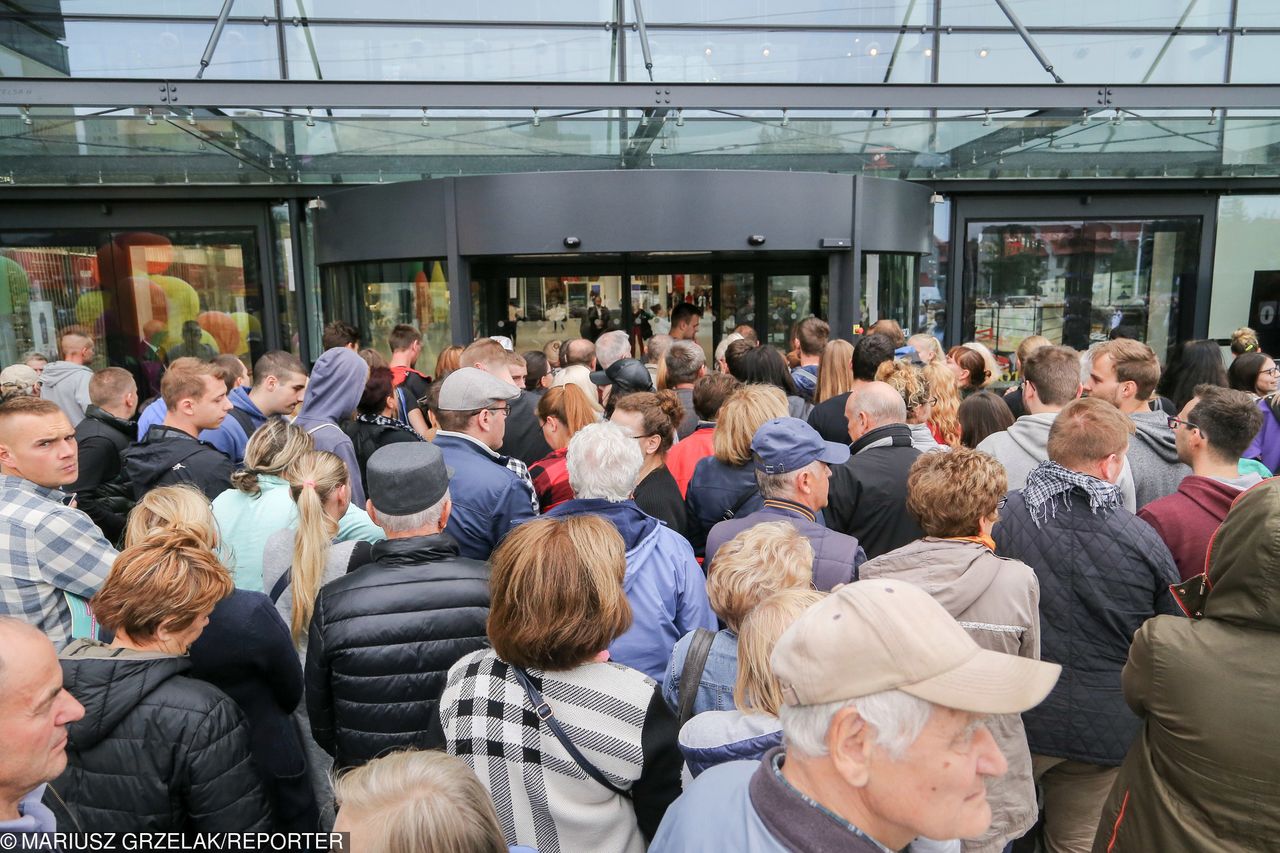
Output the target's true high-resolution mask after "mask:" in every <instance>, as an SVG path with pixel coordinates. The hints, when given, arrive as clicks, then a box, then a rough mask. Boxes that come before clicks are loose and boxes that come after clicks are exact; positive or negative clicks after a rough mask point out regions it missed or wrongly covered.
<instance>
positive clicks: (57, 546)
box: [0, 397, 116, 648]
mask: <svg viewBox="0 0 1280 853" xmlns="http://www.w3.org/2000/svg"><path fill="white" fill-rule="evenodd" d="M78 473H79V464H78V462H77V459H76V434H75V430H73V429H72V428H71V423H70V421H68V420H67V416H66V415H65V414H64V413H63V412H62V410H61V409H59V408H58V406H57V405H56V404H55V403H52V402H50V401H49V400H42V399H40V398H38V397H18V398H16V399H13V400H9V401H8V402H6V403H4V404H3V405H0V615H8V616H18V617H21V618H22V619H24V620H26V621H27V622H29V623H31V624H32V625H35V626H36V627H37V628H39V629H40V630H41V631H43V632H44V633H45V635H46V636H48V638H49V639H50V640H52V641H53V644H54V646H56V647H57V648H62V647H63V646H64V645H66V644H67V642H68V641H69V640H70V639H71V632H72V612H71V605H70V604H69V603H68V599H67V594H70V595H71V596H75V597H78V598H82V599H87V598H91V597H92V596H93V594H94V593H96V592H97V591H98V588H99V587H100V586H102V582H103V581H105V580H106V579H107V573H108V572H110V571H111V564H112V562H114V560H115V558H116V551H115V549H114V548H112V547H111V544H110V543H108V542H107V540H106V539H104V538H103V536H102V531H101V530H99V529H98V528H97V526H96V525H94V523H93V521H91V520H90V518H89V516H87V515H85V514H84V513H83V512H81V511H80V510H78V509H75V508H73V507H70V506H67V503H68V502H69V501H70V500H71V496H70V495H68V494H66V493H65V492H63V491H62V488H63V487H64V486H66V485H68V484H70V483H74V482H75V480H76V477H77V476H78Z"/></svg>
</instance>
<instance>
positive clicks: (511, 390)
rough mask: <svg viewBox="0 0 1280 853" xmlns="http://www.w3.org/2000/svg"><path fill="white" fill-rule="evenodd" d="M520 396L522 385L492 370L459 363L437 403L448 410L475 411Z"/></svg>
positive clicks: (446, 380)
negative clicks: (511, 382) (509, 381)
mask: <svg viewBox="0 0 1280 853" xmlns="http://www.w3.org/2000/svg"><path fill="white" fill-rule="evenodd" d="M519 396H520V389H519V388H517V387H516V386H514V385H511V384H509V383H507V382H503V381H502V380H501V379H499V378H498V377H496V376H494V375H493V374H491V373H485V372H484V371H483V370H481V369H480V368H478V367H459V368H458V369H457V370H455V371H453V372H452V373H450V374H449V375H448V376H446V377H445V378H444V384H443V385H441V386H440V400H439V402H438V403H436V405H437V406H438V407H439V408H440V410H441V411H445V412H473V411H475V410H476V409H484V408H487V407H489V406H491V405H493V404H494V403H495V402H497V401H498V400H514V399H515V398H516V397H519Z"/></svg>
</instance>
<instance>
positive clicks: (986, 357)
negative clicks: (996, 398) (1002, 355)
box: [961, 341, 1000, 388]
mask: <svg viewBox="0 0 1280 853" xmlns="http://www.w3.org/2000/svg"><path fill="white" fill-rule="evenodd" d="M961 346H962V347H964V348H965V349H970V350H973V351H974V352H976V353H977V354H978V355H980V356H982V363H983V365H984V368H985V370H986V372H987V378H986V379H984V380H983V381H982V382H974V381H973V377H972V376H971V377H970V380H969V381H970V382H972V383H973V385H974V387H975V388H986V387H987V386H988V385H990V384H991V383H992V382H995V381H996V380H997V379H999V378H1000V363H999V362H998V361H996V357H995V355H994V354H993V353H992V352H991V350H990V349H988V348H987V345H986V344H982V343H978V342H977V341H969V342H968V343H966V344H961Z"/></svg>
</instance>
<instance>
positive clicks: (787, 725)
mask: <svg viewBox="0 0 1280 853" xmlns="http://www.w3.org/2000/svg"><path fill="white" fill-rule="evenodd" d="M845 708H853V709H854V710H855V711H857V712H858V716H859V717H861V718H862V719H863V720H864V721H866V723H867V725H869V726H871V728H873V729H875V743H876V746H878V747H880V748H881V749H883V750H884V751H885V752H886V753H887V754H888V756H889V758H890V759H891V760H893V761H900V760H901V759H902V757H903V756H904V755H905V754H906V752H907V750H908V749H910V748H911V744H913V743H915V742H916V739H917V738H919V737H920V733H921V732H923V731H924V727H925V726H926V725H927V724H928V722H929V716H930V715H931V714H932V713H933V704H932V703H930V702H927V701H925V700H924V699H917V698H916V697H915V696H912V695H910V694H909V693H903V692H902V691H901V690H884V691H881V692H880V693H871V694H869V695H867V696H859V697H858V698H857V699H842V700H841V701H839V702H828V703H826V704H824V705H783V706H782V707H781V708H779V709H778V719H779V720H780V721H781V722H782V734H783V737H784V738H785V739H786V743H787V749H789V750H792V751H794V752H797V753H800V754H801V755H805V756H808V757H810V758H821V757H823V756H825V755H826V754H827V732H828V730H829V729H830V728H831V721H832V720H833V719H835V716H836V714H837V713H839V712H840V711H842V710H844V709H845Z"/></svg>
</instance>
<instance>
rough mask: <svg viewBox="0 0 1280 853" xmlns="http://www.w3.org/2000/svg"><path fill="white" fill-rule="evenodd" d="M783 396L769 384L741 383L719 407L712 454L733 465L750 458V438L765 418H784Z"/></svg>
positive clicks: (767, 419) (766, 419)
mask: <svg viewBox="0 0 1280 853" xmlns="http://www.w3.org/2000/svg"><path fill="white" fill-rule="evenodd" d="M788 414H789V412H788V410H787V395H786V394H784V393H782V389H781V388H778V387H776V386H773V385H743V386H742V387H741V388H739V389H738V390H737V391H734V392H733V393H732V394H730V395H729V399H727V400H725V401H724V405H723V406H721V407H720V414H719V416H718V417H717V418H716V429H715V432H714V434H713V435H712V446H713V448H714V450H715V457H716V458H717V459H719V460H720V461H721V462H723V463H724V464H726V465H732V466H734V467H735V468H736V467H740V466H742V465H746V464H747V463H748V462H750V461H751V439H752V438H754V437H755V434H756V430H758V429H760V426H761V424H763V423H764V422H765V421H771V420H773V419H774V418H785V417H786V416H787V415H788Z"/></svg>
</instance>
